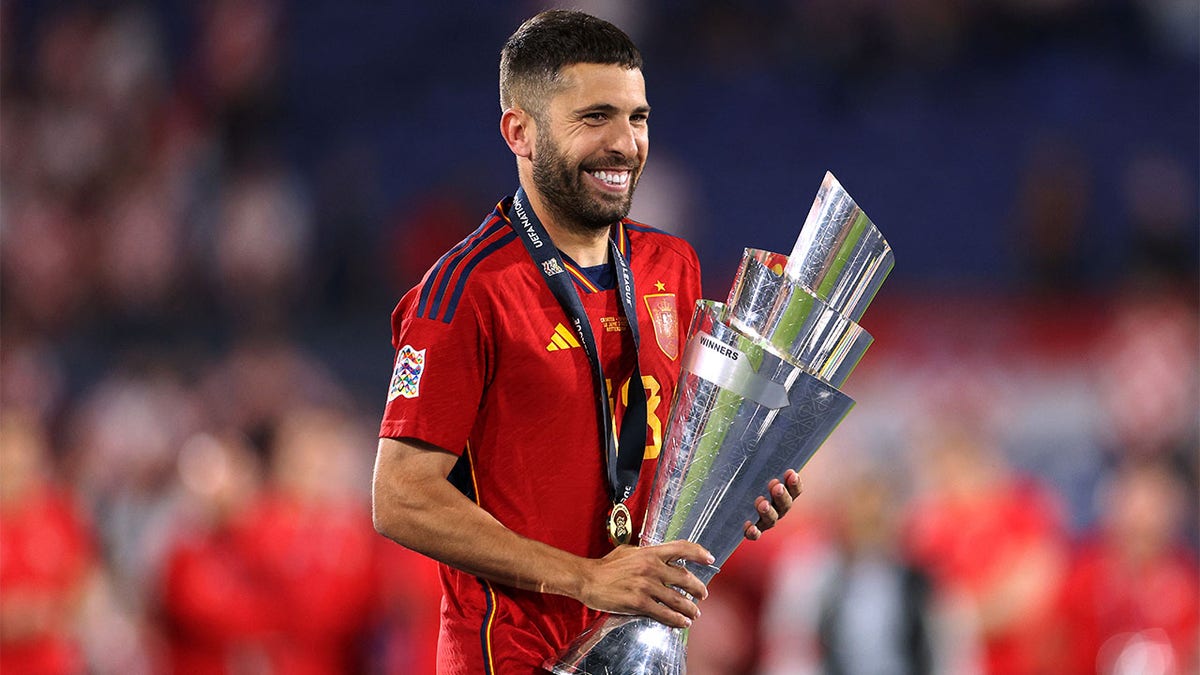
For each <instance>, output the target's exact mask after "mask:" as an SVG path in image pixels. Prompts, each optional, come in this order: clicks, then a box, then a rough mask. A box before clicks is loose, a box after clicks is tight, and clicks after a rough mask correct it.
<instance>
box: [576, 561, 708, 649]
mask: <svg viewBox="0 0 1200 675" xmlns="http://www.w3.org/2000/svg"><path fill="white" fill-rule="evenodd" d="M684 562H693V563H698V564H702V565H711V564H713V563H714V562H715V560H714V559H713V556H712V555H711V554H710V553H709V552H708V551H707V550H705V549H704V547H703V546H700V545H699V544H695V543H693V542H689V541H672V542H668V543H666V544H660V545H658V546H645V547H636V546H621V547H618V548H617V549H615V550H613V551H612V552H611V553H609V554H608V555H607V556H605V557H604V558H602V559H595V560H589V561H588V562H587V565H588V568H587V571H586V572H585V574H584V581H585V583H584V588H582V589H581V591H580V595H579V599H580V600H581V601H583V602H584V604H586V605H587V606H589V607H591V608H593V609H599V610H601V611H606V612H612V613H615V614H641V615H643V616H648V617H650V618H652V619H654V620H656V621H659V622H661V623H664V624H667V625H669V626H675V627H677V628H686V627H688V626H689V625H691V622H692V620H693V619H695V618H696V617H698V616H700V609H699V608H698V607H697V606H696V601H695V600H693V598H696V599H703V598H705V597H708V589H707V588H706V587H705V586H704V584H703V583H702V582H701V581H700V579H699V578H697V577H696V575H694V574H692V573H691V572H689V571H688V570H687V569H686V568H685V567H684ZM685 593H686V594H687V595H685ZM689 596H690V597H689Z"/></svg>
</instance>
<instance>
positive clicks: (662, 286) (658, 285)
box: [654, 281, 667, 291]
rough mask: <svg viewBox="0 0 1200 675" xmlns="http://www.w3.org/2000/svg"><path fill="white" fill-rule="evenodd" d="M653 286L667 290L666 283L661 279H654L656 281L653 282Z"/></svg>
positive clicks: (656, 288)
mask: <svg viewBox="0 0 1200 675" xmlns="http://www.w3.org/2000/svg"><path fill="white" fill-rule="evenodd" d="M654 288H655V290H659V291H665V290H667V285H666V284H664V283H663V282H661V281H656V282H654Z"/></svg>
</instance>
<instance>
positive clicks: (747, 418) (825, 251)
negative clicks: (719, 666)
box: [544, 174, 893, 675]
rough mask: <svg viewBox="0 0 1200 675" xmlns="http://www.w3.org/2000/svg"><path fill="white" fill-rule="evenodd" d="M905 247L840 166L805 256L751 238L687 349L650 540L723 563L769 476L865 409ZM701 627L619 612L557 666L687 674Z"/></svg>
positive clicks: (584, 673)
mask: <svg viewBox="0 0 1200 675" xmlns="http://www.w3.org/2000/svg"><path fill="white" fill-rule="evenodd" d="M892 264H893V259H892V252H891V248H890V247H889V246H888V245H887V242H886V241H884V239H883V237H882V236H881V235H880V234H879V232H878V230H876V229H875V226H874V225H872V224H871V221H870V220H869V219H867V217H866V216H865V215H864V214H863V213H862V211H861V210H860V209H859V208H858V207H857V206H856V205H855V204H854V201H853V200H852V199H850V197H849V195H846V194H845V191H844V190H842V189H841V186H840V185H838V184H837V181H836V180H835V179H834V178H833V176H832V175H830V174H827V175H826V177H825V182H824V183H822V185H821V190H820V191H819V192H818V194H817V199H816V201H815V202H814V204H813V209H812V211H811V212H810V213H809V218H808V220H807V221H806V222H805V226H804V229H803V230H802V231H801V234H800V238H799V239H798V240H797V242H796V247H795V249H794V250H793V252H792V255H791V256H783V255H780V254H778V253H771V252H770V251H762V250H758V249H746V252H745V256H744V257H743V259H742V264H741V266H740V268H739V269H738V274H737V277H736V279H735V281H734V284H733V288H732V289H731V290H730V294H729V301H728V304H721V303H718V302H712V301H708V300H701V301H699V302H697V304H696V312H695V314H694V316H693V318H692V323H691V327H690V330H689V331H688V343H687V348H686V350H685V352H684V354H683V358H682V359H680V371H681V372H680V378H679V383H678V385H677V386H676V390H675V399H674V400H673V402H672V405H671V413H670V416H669V418H668V420H667V426H666V429H665V431H664V435H663V446H662V450H661V453H660V455H659V460H658V468H657V471H656V473H655V477H654V485H653V489H652V492H651V494H650V501H649V505H648V508H647V513H646V518H645V522H644V525H643V529H642V533H641V541H640V545H642V546H652V545H655V544H660V543H663V542H667V541H673V540H678V539H687V540H689V541H694V542H697V543H699V544H701V545H702V546H704V547H705V548H706V549H708V551H709V552H710V553H712V555H713V557H714V558H715V559H716V561H715V563H714V565H713V566H703V565H696V564H693V563H687V564H686V565H685V566H686V568H687V569H688V570H689V571H691V572H692V573H693V574H695V575H696V576H697V577H699V579H700V580H701V581H703V582H704V583H705V584H707V583H708V582H709V581H710V580H711V579H712V577H713V576H714V575H715V574H716V573H717V572H719V571H720V567H721V565H723V564H724V563H725V561H726V560H728V558H729V556H730V555H731V554H732V553H733V551H734V550H735V549H736V548H737V547H738V545H739V544H741V542H742V541H743V538H744V535H743V532H744V530H743V526H744V524H745V523H746V522H747V521H750V522H754V521H756V520H757V519H758V513H757V511H756V510H755V507H754V502H755V500H756V498H757V497H758V496H759V495H765V493H766V488H767V484H768V483H769V482H770V481H771V479H773V478H778V477H780V476H782V475H783V473H784V472H785V471H786V470H787V469H789V468H794V469H799V468H801V467H803V466H804V464H805V463H807V462H808V460H809V459H810V458H811V457H812V456H813V454H814V453H815V452H816V451H817V449H818V448H819V447H820V446H821V444H822V443H824V442H825V439H826V438H828V437H829V435H830V434H831V433H832V432H833V430H834V429H835V428H836V427H837V425H838V424H839V423H840V422H841V420H842V418H844V417H845V415H846V413H847V412H849V410H850V408H852V407H853V406H854V401H853V400H851V399H850V398H849V397H848V396H846V395H845V394H843V393H842V392H840V391H839V390H838V387H839V386H841V384H842V383H843V382H844V381H845V379H846V377H847V376H848V375H849V374H850V371H851V370H853V369H854V366H855V365H857V363H858V361H859V359H860V358H861V357H862V355H863V353H864V352H865V351H866V349H867V348H868V347H869V346H870V345H871V342H872V338H871V336H870V334H868V333H867V332H866V331H864V330H863V329H862V328H861V327H860V326H859V325H858V323H857V321H858V319H859V318H861V316H862V313H863V311H865V310H866V308H867V305H868V304H870V302H871V299H872V298H873V297H874V295H875V292H876V291H877V290H878V289H879V286H880V284H882V283H883V280H884V278H885V277H886V276H887V274H888V272H890V271H891V268H892ZM686 645H687V631H685V630H682V629H674V628H669V627H667V626H664V625H662V624H660V623H658V622H656V621H654V620H653V619H649V618H646V617H631V616H617V615H611V614H606V615H604V616H602V617H601V618H600V619H598V620H597V621H596V622H595V623H594V624H593V625H592V626H591V627H589V628H588V629H587V630H586V631H585V632H584V633H583V634H582V635H580V636H579V637H578V638H577V639H576V640H575V641H574V642H573V643H572V644H571V645H569V646H568V647H567V649H566V650H564V651H563V653H562V654H560V655H559V656H558V657H557V658H554V659H549V660H548V661H547V662H546V663H545V664H544V666H545V667H546V668H547V669H549V670H550V671H552V672H554V673H560V674H562V675H642V674H645V675H651V674H653V675H682V673H684V672H685V669H686V652H685V650H686Z"/></svg>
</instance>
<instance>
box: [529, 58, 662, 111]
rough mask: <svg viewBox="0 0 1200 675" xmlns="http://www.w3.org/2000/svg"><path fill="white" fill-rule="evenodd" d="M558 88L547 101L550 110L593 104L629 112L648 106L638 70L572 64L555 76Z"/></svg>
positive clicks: (596, 64)
mask: <svg viewBox="0 0 1200 675" xmlns="http://www.w3.org/2000/svg"><path fill="white" fill-rule="evenodd" d="M559 77H560V81H561V82H562V87H561V88H560V89H558V91H556V92H555V93H554V95H553V97H552V98H551V100H550V108H551V109H552V110H554V109H566V110H575V109H578V108H586V107H589V106H594V105H606V106H615V107H617V108H619V109H626V110H633V109H635V108H645V107H649V104H648V103H647V102H646V81H645V79H644V78H643V77H642V71H640V70H638V69H636V68H632V69H631V68H625V67H624V66H620V65H609V64H598V63H576V64H572V65H570V66H566V67H565V68H563V69H562V71H560V74H559Z"/></svg>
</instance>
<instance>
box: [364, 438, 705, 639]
mask: <svg viewBox="0 0 1200 675" xmlns="http://www.w3.org/2000/svg"><path fill="white" fill-rule="evenodd" d="M454 461H455V458H454V456H453V455H451V454H449V453H446V452H444V451H442V450H439V449H437V448H434V447H431V446H428V445H426V444H422V443H419V442H413V441H397V440H392V439H382V440H381V441H380V443H379V454H378V455H377V458H376V463H375V480H374V489H373V496H374V520H375V529H376V530H378V531H379V533H380V534H382V535H384V536H386V537H388V538H390V539H392V540H393V541H395V542H397V543H399V544H401V545H403V546H405V547H407V548H410V549H412V550H414V551H417V552H419V553H422V554H424V555H427V556H429V557H431V558H434V559H436V560H439V561H441V562H443V563H445V564H447V565H450V566H452V567H455V568H457V569H460V570H462V571H464V572H467V573H468V574H473V575H476V576H479V577H482V578H484V579H488V580H490V581H494V582H497V583H500V584H504V585H506V586H511V587H514V588H520V589H523V590H529V591H536V592H539V593H552V594H556V595H564V596H567V597H570V598H574V599H575V600H578V601H580V602H582V603H583V604H585V605H587V606H588V607H591V608H592V609H598V610H601V611H606V612H614V613H620V614H643V615H646V616H650V617H652V618H654V619H656V620H658V621H661V622H663V623H666V624H668V625H672V626H678V627H684V626H687V625H689V624H690V622H691V619H692V618H695V616H696V615H697V613H698V610H697V608H696V605H695V603H694V602H693V601H692V600H691V599H688V598H686V597H684V596H683V595H681V594H679V593H678V592H676V591H675V590H673V587H674V588H679V589H682V590H684V591H685V592H687V593H688V594H690V595H691V596H693V597H696V598H702V597H704V596H706V595H707V589H705V587H704V584H703V583H701V582H700V580H699V579H697V578H696V577H695V575H693V574H691V573H690V572H687V571H686V570H684V569H683V568H682V567H679V566H676V565H673V564H671V563H673V562H675V561H677V560H681V559H682V560H690V561H693V562H698V563H700V564H704V565H710V564H712V562H713V558H712V556H711V555H710V554H709V553H708V551H705V550H704V548H703V547H701V546H699V545H698V544H694V543H692V542H688V541H675V542H668V543H666V544H659V545H657V546H649V547H635V546H620V547H618V548H616V549H614V550H613V551H612V552H611V553H609V554H608V555H606V556H604V557H603V558H596V559H589V558H581V557H579V556H576V555H572V554H570V553H568V552H566V551H563V550H560V549H557V548H554V547H553V546H549V545H547V544H543V543H541V542H537V541H534V540H532V539H528V538H526V537H523V536H520V535H518V534H517V533H515V532H513V531H512V530H510V529H508V528H507V527H505V526H504V525H503V524H502V523H500V522H499V521H498V520H496V519H495V518H494V517H493V516H492V515H491V514H489V513H487V512H486V511H484V510H483V509H482V508H480V507H479V506H478V505H476V504H475V503H474V502H472V501H471V500H469V499H467V498H466V497H464V496H463V495H462V494H461V493H459V492H458V490H456V489H455V488H454V487H453V486H452V485H450V483H449V482H448V481H447V480H446V475H447V474H448V473H449V472H450V469H451V468H452V467H453V465H454Z"/></svg>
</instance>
